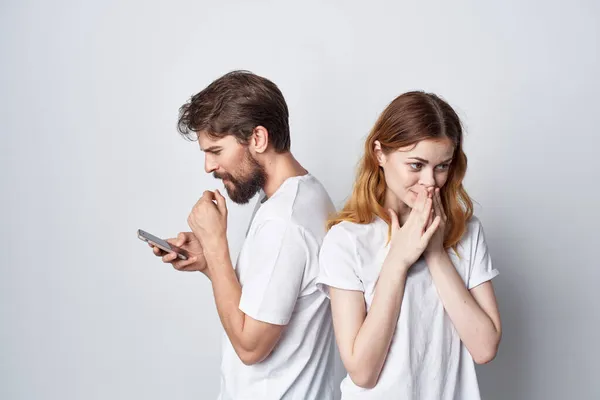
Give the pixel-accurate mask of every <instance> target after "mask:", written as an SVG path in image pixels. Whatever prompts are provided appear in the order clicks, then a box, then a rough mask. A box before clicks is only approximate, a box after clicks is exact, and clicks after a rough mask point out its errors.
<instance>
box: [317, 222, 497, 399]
mask: <svg viewBox="0 0 600 400" xmlns="http://www.w3.org/2000/svg"><path fill="white" fill-rule="evenodd" d="M387 239H388V225H387V223H386V222H385V221H383V220H382V219H380V218H375V220H374V221H373V222H372V223H369V224H356V223H351V222H347V221H345V222H341V223H339V224H337V225H335V226H333V227H332V228H331V230H330V231H329V232H328V233H327V235H326V236H325V239H324V240H323V245H322V248H321V251H320V257H319V258H320V259H319V264H320V272H319V277H318V278H317V286H318V287H319V288H320V289H321V290H323V291H324V292H325V293H326V294H328V289H329V287H334V288H339V289H346V290H358V291H361V292H363V293H364V297H365V303H366V308H367V312H368V310H369V308H370V307H371V303H372V301H373V296H374V294H375V283H376V282H377V278H378V276H379V273H380V270H381V267H382V264H383V261H384V260H385V257H386V255H387V253H388V250H389V244H386V243H387V242H388V240H387ZM448 253H449V255H450V259H451V260H452V263H453V264H454V266H455V267H456V270H457V271H458V273H459V274H460V276H461V277H462V279H463V280H464V282H465V286H466V287H467V288H468V289H472V288H474V287H476V286H478V285H480V284H482V283H484V282H486V281H488V280H490V279H492V278H494V277H495V276H496V275H498V271H497V270H496V269H494V268H493V267H492V262H491V258H490V255H489V253H488V249H487V246H486V242H485V237H484V232H483V228H482V226H481V223H480V222H479V220H478V219H477V218H475V217H473V218H471V220H470V221H469V222H468V223H467V232H466V233H465V234H464V236H463V238H462V239H461V241H460V242H459V244H458V253H459V255H460V256H458V255H457V254H456V253H455V252H454V251H453V250H449V252H448ZM341 390H342V399H344V400H350V399H405V400H479V399H480V395H479V386H478V384H477V376H476V373H475V364H474V361H473V358H472V357H471V355H470V354H469V352H468V351H467V349H466V347H465V346H464V345H463V343H462V342H461V340H460V338H459V336H458V333H457V332H456V329H455V328H454V325H453V324H452V321H451V320H450V318H449V317H448V314H447V313H446V312H445V310H444V306H443V304H442V302H441V300H440V297H439V295H438V293H437V290H436V288H435V285H434V282H433V280H432V277H431V274H430V273H429V269H428V267H427V265H426V263H425V260H424V259H423V257H421V258H420V259H419V260H418V261H417V262H416V263H415V264H414V265H413V266H412V267H411V268H410V270H409V273H408V276H407V279H406V287H405V291H404V297H403V300H402V307H401V310H400V316H399V318H398V323H397V325H396V330H395V332H394V336H393V338H392V343H391V345H390V349H389V353H388V355H387V358H386V361H385V364H384V367H383V369H382V371H381V374H380V376H379V380H378V382H377V385H376V386H375V387H374V388H372V389H364V388H361V387H359V386H357V385H355V384H354V382H352V380H351V379H350V376H346V378H345V379H344V380H343V381H342V384H341Z"/></svg>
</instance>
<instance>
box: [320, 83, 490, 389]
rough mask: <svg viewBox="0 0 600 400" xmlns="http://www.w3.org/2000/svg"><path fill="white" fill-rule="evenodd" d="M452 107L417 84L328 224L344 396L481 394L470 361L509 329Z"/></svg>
mask: <svg viewBox="0 0 600 400" xmlns="http://www.w3.org/2000/svg"><path fill="white" fill-rule="evenodd" d="M462 143H463V134H462V128H461V124H460V120H459V118H458V116H457V115H456V113H455V112H454V110H453V109H452V108H451V107H450V106H449V105H448V104H447V103H446V102H445V101H443V100H441V99H440V98H439V97H437V96H436V95H434V94H428V93H423V92H409V93H405V94H403V95H401V96H399V97H397V98H396V99H395V100H394V101H393V102H392V103H391V104H390V105H389V106H388V107H387V108H386V109H385V111H384V112H383V113H382V114H381V116H380V117H379V119H378V121H377V123H376V124H375V126H374V128H373V130H372V131H371V133H370V135H369V136H368V138H367V141H366V143H365V154H364V157H363V159H362V161H361V164H360V167H359V171H358V176H357V179H356V182H355V184H354V189H353V192H352V196H351V197H350V199H349V200H348V201H347V203H346V205H345V206H344V208H343V209H342V210H341V212H339V213H338V214H337V215H336V216H335V217H334V218H333V219H331V220H330V221H329V224H328V228H329V231H328V233H327V235H326V237H325V239H324V241H323V245H322V248H321V253H320V275H319V278H318V281H317V285H318V286H319V288H320V289H321V290H323V291H324V292H325V293H327V294H328V295H329V297H330V298H331V309H332V315H333V325H334V330H335V336H336V341H337V344H338V347H339V350H340V354H341V357H342V361H343V363H344V366H345V367H346V370H347V371H348V376H347V377H346V378H345V379H344V380H343V382H342V385H341V389H342V399H344V400H346V399H432V400H434V399H435V400H440V399H461V400H462V399H468V400H471V399H479V398H480V395H479V388H478V384H477V377H476V373H475V365H474V363H478V364H482V363H487V362H489V361H490V360H492V359H493V358H494V357H495V355H496V351H497V349H498V344H499V342H500V337H501V324H500V315H499V313H498V308H497V304H496V298H495V296H494V290H493V287H492V283H491V279H492V278H493V277H495V276H496V275H497V274H498V271H497V270H496V269H494V268H493V267H492V263H491V260H490V256H489V254H488V250H487V246H486V242H485V238H484V233H483V229H482V227H481V223H480V222H479V220H478V219H477V218H475V217H473V205H472V202H471V200H470V199H469V197H468V195H467V193H466V192H465V190H464V188H463V186H462V180H463V177H464V175H465V171H466V167H467V158H466V156H465V154H464V152H463V149H462Z"/></svg>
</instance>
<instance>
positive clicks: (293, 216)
mask: <svg viewBox="0 0 600 400" xmlns="http://www.w3.org/2000/svg"><path fill="white" fill-rule="evenodd" d="M178 129H179V131H180V132H181V133H182V134H183V135H184V136H186V137H187V138H191V139H197V140H198V142H199V144H200V149H201V150H202V151H203V152H204V153H205V170H206V172H207V173H211V172H212V173H213V175H214V177H216V178H219V179H221V180H222V181H223V184H224V186H225V189H226V190H227V193H228V195H229V198H230V199H231V200H232V201H234V202H235V203H239V204H244V203H247V202H248V201H250V199H251V198H252V197H254V196H255V195H256V194H257V193H259V192H260V193H261V198H260V199H259V201H258V203H257V207H256V209H255V211H254V215H253V218H252V221H251V223H250V226H249V228H248V231H247V235H246V239H245V241H244V243H243V246H242V249H241V251H240V254H239V257H238V260H237V263H236V265H235V267H234V266H233V264H232V261H231V259H230V255H229V246H228V242H227V236H226V229H227V205H226V202H225V198H224V197H223V196H222V195H221V193H220V192H219V191H218V190H216V191H214V192H210V191H206V192H204V195H203V196H202V197H201V198H200V200H198V202H197V203H196V205H195V206H194V207H193V209H192V212H191V213H190V215H189V217H188V225H189V226H190V228H191V232H183V233H180V234H179V236H178V237H177V239H170V243H172V244H174V245H176V246H179V247H181V248H183V249H184V250H186V251H187V252H188V253H189V255H190V258H189V259H188V260H185V261H182V260H178V259H176V256H175V255H174V254H172V253H170V254H166V253H164V252H162V251H160V250H159V249H157V248H154V253H155V254H156V255H158V256H161V257H162V258H163V261H164V262H168V263H171V264H172V265H173V266H174V267H175V268H176V269H178V270H181V271H201V272H203V273H204V274H205V275H206V276H207V277H208V278H209V279H210V280H211V283H212V287H213V291H214V298H215V303H216V306H217V311H218V314H219V317H220V319H221V323H222V325H223V328H224V329H225V334H226V335H227V338H226V340H224V341H223V342H224V346H223V360H222V364H221V394H220V397H219V399H220V400H226V399H259V400H265V399H303V400H304V399H307V400H310V399H319V400H328V399H331V398H333V381H332V375H331V374H332V370H333V354H334V353H333V350H334V349H333V341H334V339H333V329H332V323H331V314H330V308H329V301H328V299H327V298H326V296H325V295H323V294H322V293H321V292H320V291H318V290H317V288H316V286H315V283H314V281H315V279H316V276H317V273H318V252H319V248H320V246H321V241H322V239H323V237H324V235H325V222H326V219H327V217H328V216H329V215H330V214H331V213H333V212H334V211H335V208H334V206H333V204H332V202H331V199H330V198H329V196H328V195H327V192H326V191H325V189H324V188H323V186H322V185H321V184H320V183H319V181H317V179H315V178H314V177H313V176H312V175H311V174H309V173H308V172H307V171H306V170H305V169H304V168H303V167H302V165H300V163H299V162H298V161H297V160H296V159H295V158H294V156H293V155H292V153H291V152H290V132H289V124H288V109H287V105H286V102H285V100H284V98H283V95H282V94H281V92H280V90H279V89H278V88H277V86H276V85H275V84H274V83H272V82H271V81H269V80H267V79H265V78H262V77H260V76H257V75H254V74H252V73H249V72H244V71H234V72H231V73H228V74H226V75H224V76H223V77H221V78H219V79H217V80H216V81H214V82H213V83H211V84H210V85H209V86H208V87H206V88H205V89H204V90H202V91H201V92H200V93H198V94H196V95H195V96H193V97H192V98H191V100H190V101H189V102H188V103H186V104H185V105H183V106H182V107H181V109H180V118H179V124H178ZM227 339H228V340H227Z"/></svg>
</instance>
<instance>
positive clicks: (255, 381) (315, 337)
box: [219, 174, 335, 400]
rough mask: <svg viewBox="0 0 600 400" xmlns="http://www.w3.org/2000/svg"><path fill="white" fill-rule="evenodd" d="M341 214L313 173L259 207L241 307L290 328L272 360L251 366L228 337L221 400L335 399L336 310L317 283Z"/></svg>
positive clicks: (240, 269) (242, 264) (243, 271)
mask: <svg viewBox="0 0 600 400" xmlns="http://www.w3.org/2000/svg"><path fill="white" fill-rule="evenodd" d="M261 197H262V196H261ZM334 212H335V207H334V205H333V203H332V201H331V199H330V198H329V195H328V194H327V192H326V191H325V188H324V187H323V185H321V183H320V182H319V181H318V180H317V179H316V178H314V177H313V176H312V175H310V174H307V175H303V176H297V177H292V178H289V179H287V180H286V181H285V182H283V184H282V185H281V186H280V187H279V189H278V190H277V191H276V192H275V193H274V194H273V195H272V196H271V197H270V198H269V199H267V200H265V199H264V198H263V199H260V200H259V202H258V203H257V209H256V210H255V214H254V216H253V219H252V221H251V222H250V226H249V228H248V232H247V234H246V240H245V241H244V244H243V245H242V249H241V251H240V254H239V256H238V260H237V263H236V266H235V270H236V274H237V276H238V279H239V281H240V284H241V286H242V297H241V299H240V306H239V308H240V310H242V311H243V312H244V313H245V314H246V315H248V316H250V317H252V318H254V319H256V320H259V321H263V322H268V323H270V324H275V325H286V327H285V328H284V330H283V333H282V335H281V337H280V339H279V341H278V342H277V345H276V346H275V348H274V349H273V351H272V352H271V354H270V355H269V356H268V357H267V358H266V359H265V360H263V361H262V362H260V363H257V364H254V365H250V366H247V365H244V364H243V363H242V362H241V361H240V359H239V358H238V356H237V354H236V353H235V350H234V349H233V346H232V345H231V342H230V341H229V338H228V337H227V335H226V334H225V335H224V338H223V360H222V364H221V394H220V396H219V399H220V400H230V399H231V400H250V399H251V400H269V399H285V400H310V399H315V400H316V399H319V400H329V399H332V398H333V393H334V387H333V385H334V384H333V375H332V371H333V360H334V359H333V357H334V343H335V340H334V336H333V325H332V320H331V310H330V306H329V299H328V298H327V296H325V295H324V294H323V293H322V292H321V291H319V290H318V289H317V287H316V285H315V280H316V278H317V275H318V272H319V263H318V255H319V249H320V247H321V243H322V241H323V237H324V236H325V233H326V229H325V224H326V221H327V218H328V217H330V216H331V214H332V213H334Z"/></svg>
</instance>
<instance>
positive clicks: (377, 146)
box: [373, 140, 386, 167]
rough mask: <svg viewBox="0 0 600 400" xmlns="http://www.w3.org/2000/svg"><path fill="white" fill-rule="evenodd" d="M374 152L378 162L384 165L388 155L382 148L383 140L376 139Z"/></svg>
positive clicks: (381, 165)
mask: <svg viewBox="0 0 600 400" xmlns="http://www.w3.org/2000/svg"><path fill="white" fill-rule="evenodd" d="M373 152H374V153H375V157H377V162H378V163H379V166H380V167H383V165H384V164H385V161H386V157H385V154H383V150H381V142H379V140H376V141H375V143H374V144H373Z"/></svg>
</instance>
